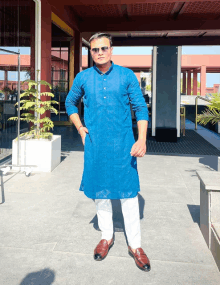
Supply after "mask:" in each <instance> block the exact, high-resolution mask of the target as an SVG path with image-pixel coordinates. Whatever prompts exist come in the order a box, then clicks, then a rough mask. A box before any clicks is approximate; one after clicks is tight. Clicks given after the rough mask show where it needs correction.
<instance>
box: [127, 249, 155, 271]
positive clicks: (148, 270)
mask: <svg viewBox="0 0 220 285" xmlns="http://www.w3.org/2000/svg"><path fill="white" fill-rule="evenodd" d="M128 254H129V255H130V256H131V257H132V258H133V259H134V261H135V257H134V255H133V254H132V253H131V252H130V251H128ZM135 264H136V265H137V267H138V268H139V269H140V270H142V271H144V272H148V271H150V270H151V266H150V268H149V269H144V268H142V267H140V266H139V265H138V264H137V263H136V261H135Z"/></svg>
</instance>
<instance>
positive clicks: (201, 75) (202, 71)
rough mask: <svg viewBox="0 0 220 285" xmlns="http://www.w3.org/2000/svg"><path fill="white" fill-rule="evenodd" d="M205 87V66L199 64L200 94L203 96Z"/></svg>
mask: <svg viewBox="0 0 220 285" xmlns="http://www.w3.org/2000/svg"><path fill="white" fill-rule="evenodd" d="M205 89H206V66H205V65H202V66H201V74H200V95H201V96H205Z"/></svg>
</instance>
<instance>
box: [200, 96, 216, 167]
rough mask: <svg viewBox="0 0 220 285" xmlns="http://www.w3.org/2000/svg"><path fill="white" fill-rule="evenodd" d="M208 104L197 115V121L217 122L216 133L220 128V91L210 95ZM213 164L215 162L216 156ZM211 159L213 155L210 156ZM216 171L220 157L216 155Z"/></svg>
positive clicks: (205, 122)
mask: <svg viewBox="0 0 220 285" xmlns="http://www.w3.org/2000/svg"><path fill="white" fill-rule="evenodd" d="M210 99H211V100H210V104H209V105H207V107H208V108H206V110H205V111H203V112H202V113H203V114H202V115H198V116H197V122H199V123H200V124H203V125H206V124H207V123H208V122H211V123H212V124H213V125H214V124H216V123H218V133H219V130H220V93H213V94H212V97H211V96H210ZM214 159H215V162H214V163H215V164H216V157H214ZM211 160H213V157H211ZM216 168H217V171H220V157H217V167H216Z"/></svg>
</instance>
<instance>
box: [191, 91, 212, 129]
mask: <svg viewBox="0 0 220 285" xmlns="http://www.w3.org/2000/svg"><path fill="white" fill-rule="evenodd" d="M198 99H202V100H204V101H207V102H210V101H211V100H210V99H207V98H204V97H202V96H200V95H198V96H196V98H195V104H196V119H195V130H197V107H198Z"/></svg>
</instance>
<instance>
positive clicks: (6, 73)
mask: <svg viewBox="0 0 220 285" xmlns="http://www.w3.org/2000/svg"><path fill="white" fill-rule="evenodd" d="M3 86H4V87H6V86H8V70H5V79H4V85H3Z"/></svg>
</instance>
